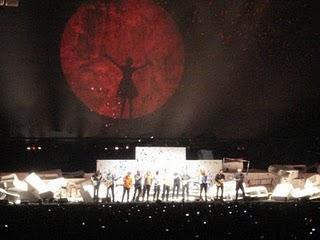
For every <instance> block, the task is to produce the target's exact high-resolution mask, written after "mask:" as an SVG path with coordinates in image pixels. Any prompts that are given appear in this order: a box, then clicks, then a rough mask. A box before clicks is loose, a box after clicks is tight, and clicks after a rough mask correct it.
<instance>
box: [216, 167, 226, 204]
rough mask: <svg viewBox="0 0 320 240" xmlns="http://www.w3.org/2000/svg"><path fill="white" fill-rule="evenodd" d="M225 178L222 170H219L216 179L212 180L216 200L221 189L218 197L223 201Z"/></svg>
mask: <svg viewBox="0 0 320 240" xmlns="http://www.w3.org/2000/svg"><path fill="white" fill-rule="evenodd" d="M225 179H226V177H225V176H224V174H223V170H222V169H221V170H220V171H219V172H218V173H217V175H216V177H215V178H214V181H215V184H216V186H217V195H216V199H218V195H219V189H221V195H220V199H221V200H223V184H224V181H225Z"/></svg>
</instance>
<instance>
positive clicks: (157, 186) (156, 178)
mask: <svg viewBox="0 0 320 240" xmlns="http://www.w3.org/2000/svg"><path fill="white" fill-rule="evenodd" d="M153 182H154V189H153V191H154V194H153V201H155V200H159V195H160V178H159V172H158V171H156V175H155V176H154V177H153Z"/></svg>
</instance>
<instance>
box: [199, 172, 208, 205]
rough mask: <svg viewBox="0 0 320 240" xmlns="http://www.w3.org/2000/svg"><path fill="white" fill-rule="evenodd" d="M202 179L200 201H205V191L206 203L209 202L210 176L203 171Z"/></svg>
mask: <svg viewBox="0 0 320 240" xmlns="http://www.w3.org/2000/svg"><path fill="white" fill-rule="evenodd" d="M200 177H201V178H200V200H203V198H202V191H203V190H204V196H205V201H207V191H208V175H207V174H206V173H205V171H201V176H200Z"/></svg>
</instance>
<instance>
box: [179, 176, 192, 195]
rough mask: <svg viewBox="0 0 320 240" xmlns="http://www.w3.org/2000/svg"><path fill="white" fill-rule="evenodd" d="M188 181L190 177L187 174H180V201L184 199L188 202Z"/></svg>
mask: <svg viewBox="0 0 320 240" xmlns="http://www.w3.org/2000/svg"><path fill="white" fill-rule="evenodd" d="M189 180H190V176H189V175H188V174H187V173H184V174H182V177H181V182H182V201H184V200H185V199H186V200H187V201H188V198H189Z"/></svg>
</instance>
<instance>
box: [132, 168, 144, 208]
mask: <svg viewBox="0 0 320 240" xmlns="http://www.w3.org/2000/svg"><path fill="white" fill-rule="evenodd" d="M141 181H142V176H141V174H140V171H137V173H136V174H135V175H134V193H133V198H132V201H133V202H139V197H140V195H141V190H142V184H141ZM137 192H138V194H137ZM136 194H137V197H136Z"/></svg>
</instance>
